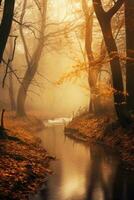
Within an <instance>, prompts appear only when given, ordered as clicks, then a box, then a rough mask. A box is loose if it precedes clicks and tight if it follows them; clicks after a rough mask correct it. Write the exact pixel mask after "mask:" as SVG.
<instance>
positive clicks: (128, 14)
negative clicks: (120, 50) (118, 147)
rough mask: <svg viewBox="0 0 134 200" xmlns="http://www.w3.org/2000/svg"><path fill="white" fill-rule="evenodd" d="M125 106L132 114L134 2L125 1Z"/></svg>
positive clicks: (133, 110)
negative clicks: (126, 94)
mask: <svg viewBox="0 0 134 200" xmlns="http://www.w3.org/2000/svg"><path fill="white" fill-rule="evenodd" d="M125 28H126V55H127V56H126V57H127V60H126V90H127V93H128V96H127V106H128V109H129V111H130V112H134V1H133V0H126V1H125Z"/></svg>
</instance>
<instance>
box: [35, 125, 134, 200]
mask: <svg viewBox="0 0 134 200" xmlns="http://www.w3.org/2000/svg"><path fill="white" fill-rule="evenodd" d="M40 138H41V140H42V143H43V146H44V147H45V149H46V150H47V151H48V153H49V154H50V155H52V156H55V157H56V160H55V161H52V162H51V166H50V168H51V169H52V171H53V172H54V173H53V175H50V177H49V179H48V181H47V186H46V185H45V186H44V187H42V188H41V190H40V191H39V193H38V194H37V195H36V196H35V198H34V200H134V174H133V173H130V172H126V171H123V170H122V169H121V168H120V162H119V159H118V156H117V155H116V153H115V152H113V151H111V150H109V149H108V148H106V147H105V148H104V147H103V146H102V145H95V144H90V145H86V144H83V143H80V142H76V141H75V140H73V139H70V138H68V137H66V136H65V135H64V125H63V123H52V122H51V123H50V124H49V123H48V127H46V128H45V130H44V131H42V132H41V133H40Z"/></svg>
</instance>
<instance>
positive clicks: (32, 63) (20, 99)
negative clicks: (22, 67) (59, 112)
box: [17, 0, 47, 116]
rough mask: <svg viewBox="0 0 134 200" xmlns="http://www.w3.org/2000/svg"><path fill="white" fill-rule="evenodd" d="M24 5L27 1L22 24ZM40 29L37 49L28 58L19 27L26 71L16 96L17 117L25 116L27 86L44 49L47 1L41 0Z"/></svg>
mask: <svg viewBox="0 0 134 200" xmlns="http://www.w3.org/2000/svg"><path fill="white" fill-rule="evenodd" d="M26 3H27V0H25V2H24V5H23V10H22V16H21V21H22V22H23V17H24V15H25V8H26ZM41 5H42V6H41V8H42V9H41V11H40V12H41V27H40V31H39V32H40V35H39V39H38V44H37V47H36V49H35V51H34V53H33V55H32V57H31V58H30V60H29V58H28V45H27V43H26V40H25V37H24V34H23V30H22V27H20V35H21V38H22V41H23V45H24V49H25V57H26V61H27V65H28V67H27V70H26V72H25V75H24V78H23V80H22V84H21V86H20V88H19V91H18V96H17V115H19V116H25V115H26V112H25V102H26V98H27V93H28V89H29V86H30V84H31V82H32V80H33V78H34V76H35V74H36V72H37V68H38V64H39V60H40V58H41V54H42V51H43V48H44V42H45V41H44V32H45V24H46V12H47V0H42V2H41Z"/></svg>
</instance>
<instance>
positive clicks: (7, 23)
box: [0, 0, 15, 63]
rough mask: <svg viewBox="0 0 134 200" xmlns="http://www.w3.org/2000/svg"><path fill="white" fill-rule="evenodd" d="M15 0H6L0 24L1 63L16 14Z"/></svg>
mask: <svg viewBox="0 0 134 200" xmlns="http://www.w3.org/2000/svg"><path fill="white" fill-rule="evenodd" d="M0 3H1V2H0ZM14 6H15V0H10V1H9V0H5V2H4V11H3V17H2V20H1V24H0V63H1V61H2V57H3V53H4V50H5V47H6V43H7V39H8V36H9V34H10V30H11V25H12V19H13V14H14Z"/></svg>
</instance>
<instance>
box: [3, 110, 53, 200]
mask: <svg viewBox="0 0 134 200" xmlns="http://www.w3.org/2000/svg"><path fill="white" fill-rule="evenodd" d="M5 127H6V128H7V131H6V132H7V134H8V136H9V138H5V139H0V199H3V200H4V199H5V200H6V199H12V200H13V199H16V200H20V199H21V200H26V199H29V196H32V195H33V194H34V193H36V192H37V190H38V189H39V188H40V186H41V185H42V184H44V182H45V181H46V180H47V177H48V175H49V174H51V171H50V170H49V161H50V159H51V157H50V156H49V155H48V154H47V152H46V151H45V149H44V148H43V147H42V146H41V143H40V139H39V138H38V137H37V136H38V131H39V130H41V129H42V128H44V125H43V124H42V122H41V121H40V120H38V119H37V118H35V117H29V118H27V119H22V118H17V117H15V116H14V115H13V114H11V113H7V114H6V116H5Z"/></svg>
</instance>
